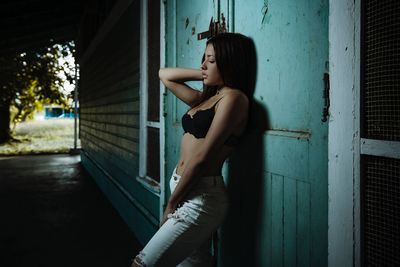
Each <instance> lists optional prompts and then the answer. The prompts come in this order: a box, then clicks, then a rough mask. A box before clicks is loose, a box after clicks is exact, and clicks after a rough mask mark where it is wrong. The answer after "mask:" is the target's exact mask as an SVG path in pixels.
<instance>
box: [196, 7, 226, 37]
mask: <svg viewBox="0 0 400 267" xmlns="http://www.w3.org/2000/svg"><path fill="white" fill-rule="evenodd" d="M226 31H227V30H226V23H225V17H224V13H221V22H219V21H218V20H217V21H214V18H213V17H211V21H210V25H209V26H208V31H205V32H200V33H198V34H197V40H202V39H205V38H207V39H210V38H211V37H213V36H215V35H217V34H218V33H223V32H226Z"/></svg>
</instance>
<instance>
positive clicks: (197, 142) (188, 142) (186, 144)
mask: <svg viewBox="0 0 400 267" xmlns="http://www.w3.org/2000/svg"><path fill="white" fill-rule="evenodd" d="M204 141H205V139H204V138H196V137H194V136H193V135H192V134H190V133H185V134H184V135H183V137H182V141H181V151H180V153H181V154H180V159H179V161H178V165H177V166H176V173H177V174H178V175H182V174H183V172H184V170H185V166H186V164H187V163H188V162H190V160H191V159H192V157H193V156H194V155H195V154H196V151H199V150H200V148H201V147H202V145H203V142H204ZM231 151H232V147H229V146H225V145H224V146H223V148H222V149H220V150H218V152H216V153H215V155H212V156H210V157H209V159H208V160H207V163H206V171H205V172H204V173H202V176H216V175H221V169H222V165H223V164H224V161H225V159H226V158H227V157H228V156H229V153H230V152H231Z"/></svg>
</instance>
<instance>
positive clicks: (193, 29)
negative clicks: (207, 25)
mask: <svg viewBox="0 0 400 267" xmlns="http://www.w3.org/2000/svg"><path fill="white" fill-rule="evenodd" d="M195 34H196V27H194V26H193V27H192V35H195Z"/></svg>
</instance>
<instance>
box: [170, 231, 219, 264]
mask: <svg viewBox="0 0 400 267" xmlns="http://www.w3.org/2000/svg"><path fill="white" fill-rule="evenodd" d="M211 266H213V257H212V255H211V236H210V237H209V238H208V239H207V240H206V241H205V242H203V244H202V245H200V246H199V247H198V248H195V249H194V250H193V251H192V252H191V254H190V255H189V256H188V257H187V258H185V259H184V260H183V261H182V262H181V263H180V264H179V265H177V267H211Z"/></svg>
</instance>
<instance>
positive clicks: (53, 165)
mask: <svg viewBox="0 0 400 267" xmlns="http://www.w3.org/2000/svg"><path fill="white" fill-rule="evenodd" d="M0 211H1V215H0V266H2V267H15V266H18V267H19V266H30V267H50V266H58V267H61V266H65V267H72V266H74V267H80V266H85V267H94V266H96V267H100V266H104V267H106V266H107V267H110V266H113V267H119V266H121V267H124V266H130V261H131V257H132V256H134V255H136V253H137V252H138V251H139V249H140V245H139V243H138V242H137V241H136V239H135V237H134V235H133V234H132V232H131V231H130V230H129V228H128V227H127V225H126V224H125V223H124V222H123V221H122V219H121V217H120V216H119V215H118V213H117V212H116V210H115V209H114V208H113V207H112V206H111V203H110V202H109V201H108V200H107V199H106V198H105V196H104V195H103V193H102V192H101V191H100V190H99V189H98V187H97V185H96V184H95V183H94V181H93V180H92V179H91V178H90V177H89V176H88V174H87V173H86V171H85V170H84V169H83V168H82V167H81V165H80V157H79V156H69V155H41V156H19V157H5V158H1V157H0Z"/></svg>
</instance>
